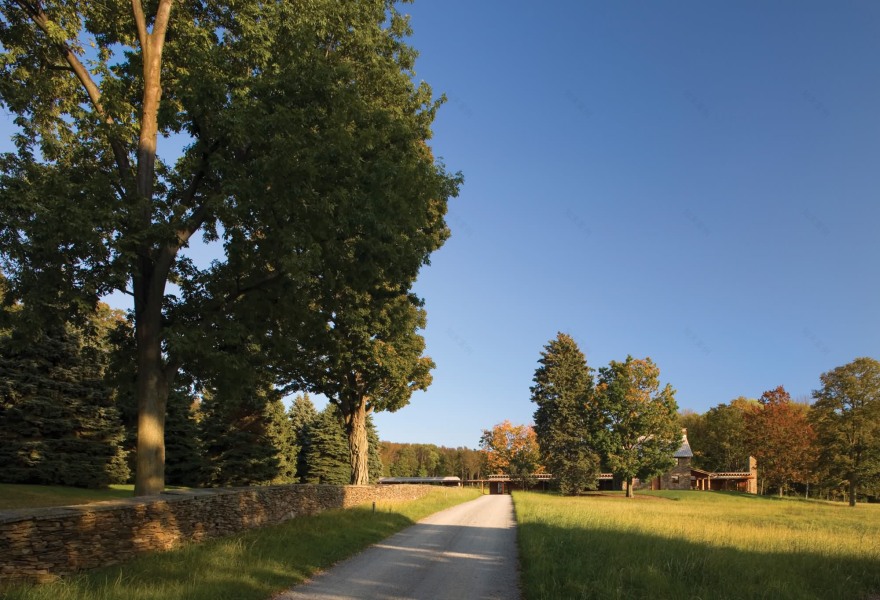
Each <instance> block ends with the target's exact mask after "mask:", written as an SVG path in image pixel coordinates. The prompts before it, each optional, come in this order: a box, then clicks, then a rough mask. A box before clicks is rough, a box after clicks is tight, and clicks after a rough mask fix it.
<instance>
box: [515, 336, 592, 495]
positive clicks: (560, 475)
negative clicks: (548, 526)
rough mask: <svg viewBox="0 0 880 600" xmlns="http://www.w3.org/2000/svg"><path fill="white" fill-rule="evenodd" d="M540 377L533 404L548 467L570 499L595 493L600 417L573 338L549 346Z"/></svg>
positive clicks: (589, 376) (537, 375) (538, 372)
mask: <svg viewBox="0 0 880 600" xmlns="http://www.w3.org/2000/svg"><path fill="white" fill-rule="evenodd" d="M538 362H539V363H540V365H541V366H540V367H538V369H537V370H536V371H535V377H534V382H535V385H534V386H532V388H531V392H532V402H534V403H535V404H537V405H538V408H537V410H535V433H536V435H537V437H538V445H539V447H540V449H541V458H542V462H543V464H544V466H545V467H546V468H547V469H548V470H549V471H550V472H551V473H552V474H553V475H555V477H556V481H557V483H558V485H559V488H560V490H561V491H562V492H563V493H564V494H577V493H579V492H580V491H581V490H587V489H595V487H596V481H597V477H598V475H599V456H598V454H597V453H596V451H595V442H594V439H593V437H594V431H595V428H596V425H595V423H596V412H595V403H594V398H593V377H592V374H591V369H590V368H589V367H588V366H587V361H586V358H585V357H584V354H583V352H581V350H580V348H578V346H577V343H576V342H575V341H574V340H573V339H572V338H571V336H569V335H566V334H564V333H561V332H560V333H559V334H557V336H556V339H553V340H550V342H549V343H548V344H547V345H546V346H544V351H543V352H541V359H540V360H539V361H538Z"/></svg>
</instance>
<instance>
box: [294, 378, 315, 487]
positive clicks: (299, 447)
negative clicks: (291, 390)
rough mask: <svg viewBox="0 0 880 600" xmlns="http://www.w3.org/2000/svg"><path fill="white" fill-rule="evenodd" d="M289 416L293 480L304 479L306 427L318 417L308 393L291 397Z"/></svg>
mask: <svg viewBox="0 0 880 600" xmlns="http://www.w3.org/2000/svg"><path fill="white" fill-rule="evenodd" d="M288 415H289V417H290V429H291V432H292V434H293V448H292V450H291V453H292V455H293V456H294V457H295V464H296V477H295V481H300V482H302V481H304V477H305V473H306V464H305V452H304V448H305V443H306V437H307V435H308V428H309V426H311V424H312V423H314V422H315V420H316V419H317V418H318V411H317V409H315V405H314V404H313V403H312V400H311V398H309V395H308V394H302V395H298V396H297V397H296V398H294V399H293V403H292V404H291V405H290V411H289V413H288Z"/></svg>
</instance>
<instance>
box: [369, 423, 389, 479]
mask: <svg viewBox="0 0 880 600" xmlns="http://www.w3.org/2000/svg"><path fill="white" fill-rule="evenodd" d="M367 442H368V443H369V444H370V448H369V458H368V460H367V466H368V471H369V475H370V483H378V482H379V478H380V477H382V471H384V470H385V466H384V465H383V464H382V455H381V453H380V450H381V443H380V442H379V432H378V431H377V430H376V424H375V423H374V422H373V415H369V416H368V417H367Z"/></svg>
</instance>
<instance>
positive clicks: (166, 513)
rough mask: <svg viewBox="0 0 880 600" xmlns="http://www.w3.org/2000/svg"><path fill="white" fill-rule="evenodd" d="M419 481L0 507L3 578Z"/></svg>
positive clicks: (71, 568)
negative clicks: (27, 507) (55, 505)
mask: <svg viewBox="0 0 880 600" xmlns="http://www.w3.org/2000/svg"><path fill="white" fill-rule="evenodd" d="M431 489H432V488H431V486H422V485H383V486H332V485H278V486H265V487H249V488H224V489H213V490H189V491H180V492H168V493H165V494H162V495H160V496H150V497H144V498H131V499H127V500H113V501H107V502H96V503H93V504H83V505H78V506H65V507H59V508H40V509H24V510H6V511H0V583H2V582H8V581H20V580H26V581H37V582H42V581H49V580H52V579H54V578H56V577H57V576H59V575H64V574H68V573H72V572H75V571H78V570H82V569H92V568H95V567H101V566H106V565H111V564H114V563H119V562H122V561H125V560H127V559H129V558H132V557H133V556H135V555H137V554H140V553H142V552H149V551H156V550H168V549H170V548H174V547H175V546H178V545H180V544H181V543H184V542H190V541H196V542H197V541H201V540H205V539H208V538H213V537H219V536H223V535H229V534H232V533H237V532H239V531H243V530H246V529H252V528H254V527H262V526H265V525H272V524H276V523H281V522H283V521H286V520H288V519H292V518H294V517H298V516H301V515H313V514H316V513H319V512H321V511H324V510H329V509H334V508H350V507H353V506H358V505H362V504H368V503H371V502H387V501H400V500H414V499H417V498H421V497H422V496H424V495H425V494H427V493H428V492H429V491H430V490H431Z"/></svg>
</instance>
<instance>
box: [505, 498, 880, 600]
mask: <svg viewBox="0 0 880 600" xmlns="http://www.w3.org/2000/svg"><path fill="white" fill-rule="evenodd" d="M514 502H515V504H516V512H517V520H518V522H519V524H520V531H519V539H520V542H519V543H520V550H521V561H522V569H523V589H524V592H525V595H526V598H528V599H529V600H537V599H544V598H546V599H551V598H552V599H554V600H556V599H560V598H675V599H679V598H695V599H696V598H702V599H709V598H712V599H715V598H774V599H779V598H791V599H798V600H801V599H808V598H817V599H818V598H823V599H824V598H847V599H852V598H855V599H858V598H865V599H867V598H874V597H875V595H877V594H880V506H878V505H860V506H858V507H856V508H855V509H850V508H848V507H847V506H845V505H842V504H835V503H826V502H811V501H810V502H808V501H799V500H790V499H776V498H766V497H758V496H749V495H740V494H725V493H719V492H651V493H644V494H642V495H641V496H637V497H636V498H635V499H630V500H628V499H626V498H623V497H621V496H617V495H593V496H586V497H580V498H563V497H559V496H553V495H547V494H537V493H518V494H516V495H515V496H514ZM877 597H880V596H877Z"/></svg>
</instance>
